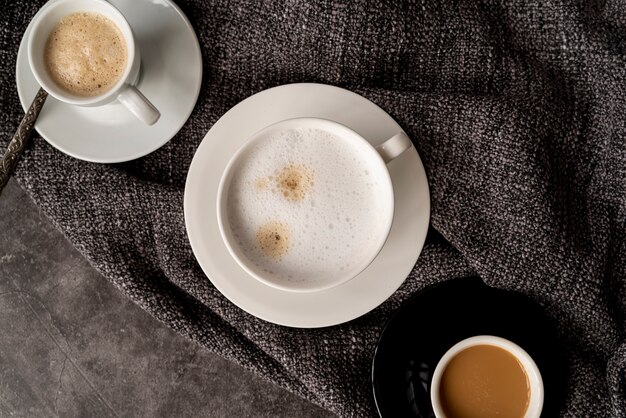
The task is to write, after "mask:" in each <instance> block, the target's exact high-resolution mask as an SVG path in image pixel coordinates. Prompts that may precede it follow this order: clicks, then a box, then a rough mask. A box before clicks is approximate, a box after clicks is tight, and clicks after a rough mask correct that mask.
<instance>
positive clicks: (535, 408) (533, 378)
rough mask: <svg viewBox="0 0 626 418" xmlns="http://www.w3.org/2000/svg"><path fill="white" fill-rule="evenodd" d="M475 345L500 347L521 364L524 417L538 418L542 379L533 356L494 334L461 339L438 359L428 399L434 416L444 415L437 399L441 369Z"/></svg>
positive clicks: (540, 408)
mask: <svg viewBox="0 0 626 418" xmlns="http://www.w3.org/2000/svg"><path fill="white" fill-rule="evenodd" d="M477 345H492V346H495V347H499V348H502V349H503V350H506V351H508V352H509V353H510V354H512V355H513V356H514V357H515V358H516V359H517V360H518V361H519V362H520V363H521V364H522V367H523V368H524V372H525V373H526V377H527V378H528V383H529V390H530V397H529V400H528V408H527V409H526V412H525V414H524V418H539V417H540V416H541V411H542V409H543V398H544V387H543V380H542V378H541V372H540V371H539V367H537V364H536V363H535V361H534V360H533V358H532V357H531V356H530V355H529V354H528V353H527V352H526V351H525V350H524V349H523V348H522V347H520V346H519V345H517V344H515V343H514V342H512V341H510V340H507V339H505V338H502V337H496V336H494V335H477V336H474V337H469V338H466V339H464V340H461V341H459V342H458V343H456V344H454V345H453V346H452V347H450V348H449V349H448V351H446V353H445V354H444V355H443V356H442V357H441V359H439V362H438V363H437V366H436V367H435V371H434V372H433V376H432V380H431V384H430V400H431V405H432V407H433V412H434V414H435V417H437V418H445V417H446V415H445V414H444V412H443V408H442V406H441V402H440V399H439V386H440V384H441V377H442V375H443V371H444V370H445V368H446V367H447V365H448V363H449V362H450V360H452V358H453V357H454V356H456V355H457V354H458V353H460V352H461V351H463V350H465V349H467V348H470V347H474V346H477Z"/></svg>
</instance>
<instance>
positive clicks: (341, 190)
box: [227, 128, 389, 284]
mask: <svg viewBox="0 0 626 418" xmlns="http://www.w3.org/2000/svg"><path fill="white" fill-rule="evenodd" d="M285 167H291V168H293V167H297V168H300V169H303V170H305V171H306V172H307V173H308V174H307V176H308V177H306V176H305V177H304V178H305V180H306V181H307V184H305V186H306V187H304V188H303V189H302V190H303V193H302V196H301V197H299V198H298V199H292V198H290V196H291V195H285V194H284V193H283V192H282V190H281V182H280V180H279V179H280V177H281V173H282V172H284V170H285ZM383 181H384V178H381V177H380V173H379V172H378V171H376V166H375V165H374V166H373V165H372V156H371V154H370V153H368V152H367V150H364V149H363V148H362V147H360V146H358V145H356V144H353V143H351V142H349V141H346V140H342V139H340V138H338V137H336V136H335V135H334V134H333V133H330V132H327V131H323V130H320V129H310V128H301V129H288V130H283V131H280V132H278V133H275V134H268V137H266V138H264V140H262V141H260V142H259V143H257V144H256V145H254V146H253V147H252V148H250V149H248V150H246V151H245V154H243V155H242V156H241V157H240V158H239V160H238V165H237V166H236V167H234V173H233V177H232V180H231V183H230V188H229V190H228V195H227V212H228V221H229V224H230V228H231V231H232V232H233V235H234V236H235V239H236V241H237V244H238V245H239V247H240V248H241V250H242V251H243V253H244V254H245V256H246V257H247V258H248V259H249V260H250V261H251V262H252V263H254V264H255V265H256V267H257V268H258V269H259V270H260V271H261V272H266V273H269V274H271V276H272V277H274V278H278V279H281V280H287V281H291V282H300V281H307V282H315V283H318V282H319V283H322V284H323V283H324V282H325V281H332V280H333V278H335V277H337V275H342V276H343V275H344V274H349V273H351V272H352V273H353V274H356V273H357V272H358V271H359V270H360V269H361V268H362V267H363V263H364V260H369V259H371V258H372V257H373V255H375V251H377V250H378V246H379V244H380V242H381V240H382V239H384V236H383V235H385V234H386V233H387V230H386V222H385V221H386V220H387V219H388V217H389V213H388V212H389V206H388V203H389V202H388V199H387V197H388V196H387V194H385V193H388V192H387V191H386V189H385V183H383ZM272 223H280V225H281V226H282V227H284V229H283V234H284V235H286V238H287V239H288V241H287V243H285V245H286V246H287V245H288V248H286V250H285V251H283V252H282V253H281V254H280V257H271V256H268V254H269V253H268V252H267V251H266V250H262V249H261V248H259V247H260V246H259V243H258V242H257V234H258V233H259V231H260V230H262V229H263V228H266V227H265V226H264V225H268V224H269V225H271V224H272ZM280 238H281V237H277V239H280ZM355 269H358V270H356V271H355Z"/></svg>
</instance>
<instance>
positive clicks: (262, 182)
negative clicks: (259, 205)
mask: <svg viewBox="0 0 626 418" xmlns="http://www.w3.org/2000/svg"><path fill="white" fill-rule="evenodd" d="M268 184H269V182H268V180H267V179H266V178H265V177H261V178H260V179H257V180H256V182H254V187H255V188H256V189H257V190H258V191H261V190H265V189H267V185H268Z"/></svg>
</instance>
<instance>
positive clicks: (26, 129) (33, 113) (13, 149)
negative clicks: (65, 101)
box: [0, 88, 48, 194]
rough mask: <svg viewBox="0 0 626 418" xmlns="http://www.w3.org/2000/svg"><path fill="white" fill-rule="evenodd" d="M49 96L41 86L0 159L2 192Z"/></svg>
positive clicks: (0, 185) (0, 189)
mask: <svg viewBox="0 0 626 418" xmlns="http://www.w3.org/2000/svg"><path fill="white" fill-rule="evenodd" d="M47 97H48V92H47V91H45V90H44V89H41V88H40V89H39V91H38V92H37V95H36V96H35V98H34V99H33V102H32V103H31V105H30V107H29V108H28V111H27V112H26V114H25V115H24V117H23V118H22V121H21V122H20V126H18V127H17V131H15V134H14V135H13V138H12V139H11V142H9V146H8V147H7V150H6V152H5V153H4V156H3V157H2V160H0V194H1V193H2V190H3V189H4V186H6V185H7V183H8V182H9V179H10V178H11V175H12V174H13V172H14V171H15V167H16V166H17V161H18V160H19V158H20V156H21V155H22V151H24V148H25V147H26V144H27V142H28V138H30V133H31V131H32V130H33V127H34V126H35V122H36V121H37V117H38V116H39V112H40V111H41V108H42V107H43V104H44V103H45V102H46V98H47Z"/></svg>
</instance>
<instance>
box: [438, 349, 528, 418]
mask: <svg viewBox="0 0 626 418" xmlns="http://www.w3.org/2000/svg"><path fill="white" fill-rule="evenodd" d="M439 395H440V399H441V405H442V408H443V410H444V413H445V415H446V417H447V418H502V417H506V418H523V417H524V414H525V413H526V410H527V409H528V404H529V401H530V386H529V383H528V376H527V375H526V372H525V371H524V368H523V366H522V365H521V363H520V362H519V360H518V359H517V358H516V357H515V356H514V355H513V354H511V353H510V352H508V351H506V350H504V349H502V348H500V347H496V346H492V345H486V344H485V345H476V346H473V347H469V348H466V349H465V350H463V351H461V352H459V353H458V354H457V355H455V356H454V357H453V358H452V359H451V360H450V362H449V363H448V364H447V365H446V368H445V369H444V371H443V374H442V377H441V384H440V388H439Z"/></svg>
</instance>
